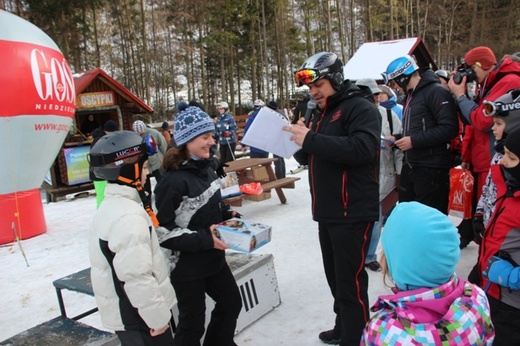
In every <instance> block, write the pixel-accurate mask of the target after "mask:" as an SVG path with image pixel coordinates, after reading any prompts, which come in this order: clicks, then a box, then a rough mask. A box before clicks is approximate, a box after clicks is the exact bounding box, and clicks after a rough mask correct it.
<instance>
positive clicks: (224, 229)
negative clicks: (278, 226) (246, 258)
mask: <svg viewBox="0 0 520 346" xmlns="http://www.w3.org/2000/svg"><path fill="white" fill-rule="evenodd" d="M216 233H217V234H216V235H217V237H219V238H220V239H221V240H222V241H223V242H224V243H226V244H227V245H229V247H230V248H231V249H233V250H236V251H240V252H245V253H251V252H253V251H255V250H256V249H258V248H259V247H261V246H263V245H265V244H267V243H269V242H270V241H271V226H269V225H265V224H262V223H255V222H250V221H247V220H242V219H237V218H232V219H229V220H226V221H224V222H222V223H221V224H220V225H218V226H217V229H216Z"/></svg>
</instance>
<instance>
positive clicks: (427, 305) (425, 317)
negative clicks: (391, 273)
mask: <svg viewBox="0 0 520 346" xmlns="http://www.w3.org/2000/svg"><path fill="white" fill-rule="evenodd" d="M463 293H464V281H463V280H460V279H459V278H458V277H457V276H456V275H453V276H452V278H451V279H450V281H448V282H447V283H445V284H444V285H441V286H438V287H435V288H433V289H431V288H420V289H416V290H410V291H397V293H396V294H392V295H385V296H380V297H379V299H378V301H377V303H376V304H375V305H374V307H372V311H377V310H381V309H383V308H390V309H392V310H394V311H395V312H396V314H397V316H398V317H401V318H403V319H404V320H408V321H412V322H414V323H432V322H435V321H437V320H439V319H441V318H442V317H443V316H445V315H446V314H447V313H448V311H449V310H450V307H451V306H452V305H453V304H454V303H455V300H456V299H457V298H458V297H460V296H462V295H463Z"/></svg>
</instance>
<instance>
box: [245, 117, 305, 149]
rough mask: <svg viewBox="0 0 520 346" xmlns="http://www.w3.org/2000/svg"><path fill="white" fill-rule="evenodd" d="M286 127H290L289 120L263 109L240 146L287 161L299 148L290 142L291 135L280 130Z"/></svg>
mask: <svg viewBox="0 0 520 346" xmlns="http://www.w3.org/2000/svg"><path fill="white" fill-rule="evenodd" d="M286 125H290V123H289V120H287V119H286V118H285V117H284V116H283V115H282V114H280V113H278V112H276V111H274V110H272V109H270V108H267V107H263V108H262V109H261V110H260V111H259V112H258V114H257V115H256V118H255V120H254V121H253V123H252V124H251V126H250V127H249V129H248V130H247V133H246V134H245V136H244V138H242V144H245V145H249V146H251V147H255V148H259V149H262V150H265V151H267V152H270V153H273V154H276V155H278V156H282V157H285V158H286V159H288V158H290V157H291V156H293V154H294V153H295V152H297V151H298V150H300V149H301V148H300V146H298V145H297V144H296V143H294V141H291V139H290V138H291V136H292V133H290V132H287V131H284V130H282V128H283V127H284V126H286Z"/></svg>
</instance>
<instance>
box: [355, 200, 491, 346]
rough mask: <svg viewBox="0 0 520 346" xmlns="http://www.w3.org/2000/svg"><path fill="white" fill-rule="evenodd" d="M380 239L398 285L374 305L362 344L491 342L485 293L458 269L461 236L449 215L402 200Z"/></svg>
mask: <svg viewBox="0 0 520 346" xmlns="http://www.w3.org/2000/svg"><path fill="white" fill-rule="evenodd" d="M381 242H382V245H383V256H382V259H381V265H382V266H383V271H384V274H385V279H386V278H387V277H390V279H391V280H392V281H393V282H394V284H395V287H393V288H392V291H393V294H389V295H384V296H380V297H379V298H378V300H377V302H376V303H375V304H374V306H373V307H372V308H371V311H373V312H375V314H374V316H373V317H372V318H371V319H370V321H369V322H368V323H367V325H366V327H365V329H364V331H363V336H362V339H361V345H432V346H433V345H491V344H492V342H493V338H494V335H495V331H494V328H493V325H492V323H491V319H490V312H489V303H488V300H487V298H486V295H485V294H484V292H483V291H482V290H481V289H480V288H479V287H477V286H475V285H473V284H471V283H468V282H465V281H464V280H462V279H461V278H459V277H458V276H457V275H456V274H455V265H456V264H457V262H458V261H459V256H460V249H459V237H458V233H457V228H455V227H454V226H453V224H452V222H451V221H450V220H449V219H448V217H447V216H446V215H444V214H442V213H441V212H439V211H438V210H436V209H434V208H431V207H428V206H426V205H423V204H421V203H418V202H403V203H399V204H398V205H397V206H396V207H395V209H394V211H392V213H391V214H390V216H389V218H388V220H387V222H386V225H385V227H384V231H383V235H382V237H381ZM385 281H386V280H385Z"/></svg>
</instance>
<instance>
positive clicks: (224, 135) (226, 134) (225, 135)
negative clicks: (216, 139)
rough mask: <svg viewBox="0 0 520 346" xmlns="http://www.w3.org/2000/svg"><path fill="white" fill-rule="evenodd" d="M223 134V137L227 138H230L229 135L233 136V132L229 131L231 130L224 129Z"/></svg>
mask: <svg viewBox="0 0 520 346" xmlns="http://www.w3.org/2000/svg"><path fill="white" fill-rule="evenodd" d="M222 136H223V137H226V138H229V137H231V132H229V131H224V132H222Z"/></svg>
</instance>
